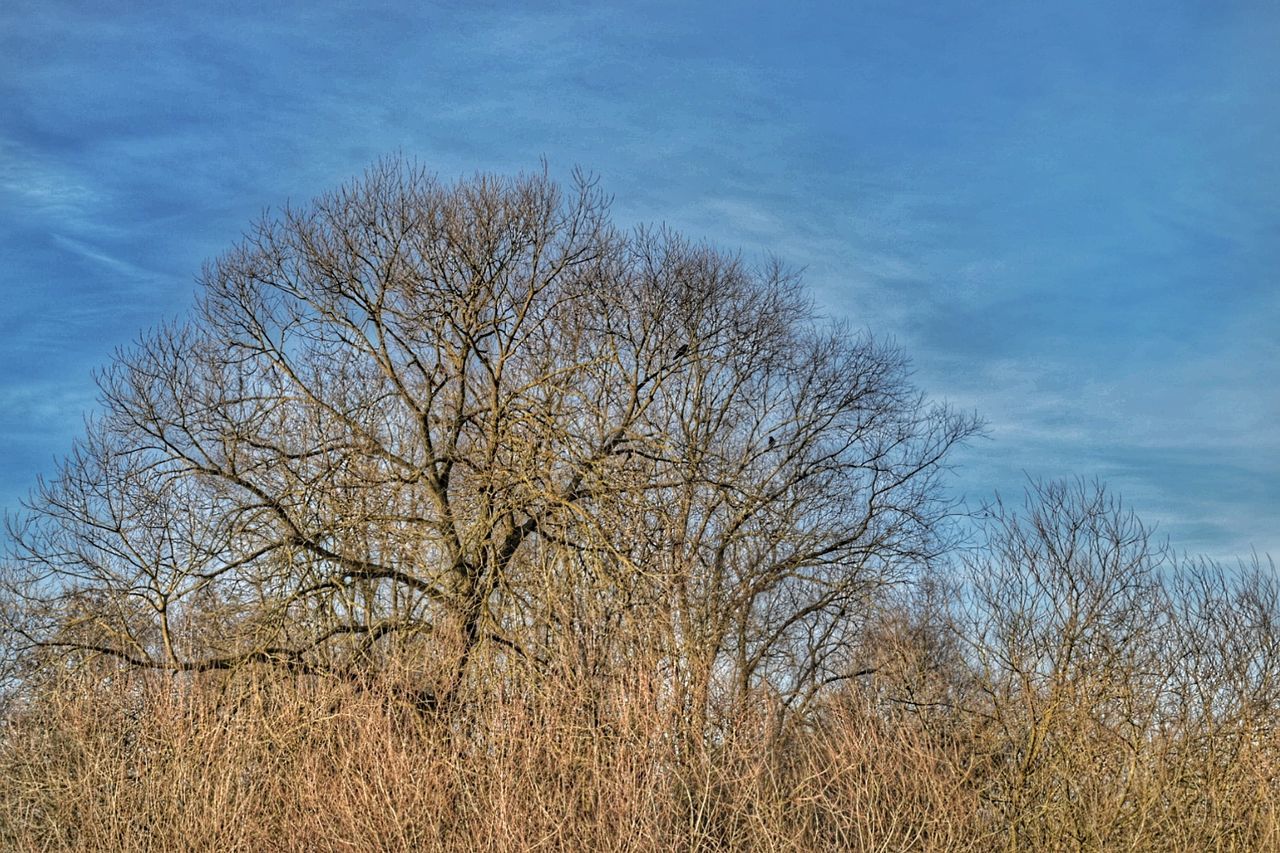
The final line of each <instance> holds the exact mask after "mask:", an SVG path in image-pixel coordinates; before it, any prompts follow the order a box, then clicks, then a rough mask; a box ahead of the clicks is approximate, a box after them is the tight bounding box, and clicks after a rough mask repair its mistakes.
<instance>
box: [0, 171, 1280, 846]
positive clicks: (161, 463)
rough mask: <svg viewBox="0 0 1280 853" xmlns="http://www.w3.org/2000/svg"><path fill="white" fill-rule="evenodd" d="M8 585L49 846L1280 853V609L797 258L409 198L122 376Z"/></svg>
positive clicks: (482, 197) (153, 343) (11, 745)
mask: <svg viewBox="0 0 1280 853" xmlns="http://www.w3.org/2000/svg"><path fill="white" fill-rule="evenodd" d="M102 389H103V411H102V413H101V415H100V416H99V417H98V418H97V419H96V420H95V421H94V422H93V423H92V424H91V425H90V428H89V430H88V434H87V436H86V438H85V439H84V440H83V441H82V442H80V444H79V445H78V446H77V448H76V449H75V451H74V452H73V453H72V454H71V456H70V457H69V458H68V459H67V460H66V462H65V463H64V465H63V466H62V469H61V471H60V473H59V475H58V476H57V477H56V478H54V479H52V480H51V481H50V482H49V483H47V484H44V485H42V487H41V488H40V489H39V490H38V492H37V494H36V495H35V496H34V497H33V500H32V503H31V507H30V511H29V512H28V513H27V514H26V516H24V517H23V518H22V519H17V520H15V521H14V522H13V523H12V524H11V530H10V533H11V535H10V547H9V550H8V556H7V558H6V560H5V564H4V590H5V596H4V600H3V602H2V606H3V627H4V636H5V639H6V643H7V646H8V654H7V655H6V658H5V661H6V663H5V669H4V671H3V673H2V674H3V676H4V694H3V695H4V702H5V705H4V708H3V726H4V728H3V730H2V735H0V844H2V845H3V846H5V847H7V848H12V849H17V850H43V849H70V850H107V849H109V850H183V849H192V850H264V849H273V850H315V849H320V850H330V849H331V850H348V849H349V850H397V849H406V850H407V849H414V850H417V849H424V850H430V849H444V850H533V849H584V850H596V849H599V850H675V849H680V850H741V849H760V850H997V849H1003V850H1068V849H1069V850H1079V849H1086V850H1122V849H1128V850H1186V851H1192V850H1211V849H1212V850H1260V849H1280V820H1278V818H1277V815H1276V813H1275V810H1276V806H1275V803H1276V802H1277V801H1278V799H1277V796H1278V795H1280V791H1278V790H1277V786H1278V785H1280V776H1277V772H1278V771H1280V754H1278V753H1277V743H1276V732H1275V731H1274V722H1275V720H1276V718H1277V707H1278V704H1277V703H1278V701H1280V696H1278V695H1277V690H1280V672H1278V671H1277V658H1276V654H1275V652H1276V646H1277V642H1280V586H1277V583H1276V581H1275V579H1274V577H1273V572H1272V570H1271V567H1270V566H1265V567H1264V566H1263V565H1261V564H1257V563H1255V565H1253V566H1250V567H1241V568H1239V569H1225V568H1222V567H1219V566H1215V565H1210V564H1204V563H1176V562H1175V561H1173V560H1171V559H1170V558H1169V557H1168V555H1167V554H1166V553H1165V552H1163V551H1162V550H1161V549H1159V548H1157V547H1155V546H1154V545H1153V544H1152V543H1151V541H1150V539H1149V535H1148V533H1147V531H1146V530H1145V529H1144V528H1143V527H1142V525H1141V524H1140V523H1139V522H1138V521H1137V520H1136V519H1135V518H1134V517H1133V516H1132V515H1131V514H1129V513H1128V512H1126V511H1125V510H1124V509H1123V508H1122V507H1120V506H1119V505H1118V503H1117V502H1115V501H1114V500H1113V499H1112V498H1110V497H1109V496H1108V495H1107V494H1106V493H1105V491H1103V490H1102V489H1101V488H1097V487H1091V486H1086V485H1084V484H1073V485H1063V484H1046V485H1040V486H1034V487H1033V488H1032V489H1031V494H1030V495H1029V500H1028V502H1027V507H1026V510H1025V512H1022V513H1017V512H1014V511H1012V510H1010V509H1008V508H1006V507H1004V506H1003V505H1000V504H997V505H995V506H993V507H991V508H989V509H988V510H987V511H986V512H985V513H984V515H985V517H984V518H982V519H978V520H976V522H977V527H978V529H979V530H980V531H981V533H980V536H979V537H978V538H979V541H977V542H971V543H969V545H968V546H967V547H966V548H963V549H962V548H960V547H958V545H957V544H956V543H955V542H954V541H952V539H951V538H950V537H949V536H948V535H947V534H948V533H949V532H952V533H953V532H954V531H955V530H956V527H955V526H954V525H952V524H951V522H950V520H949V519H950V517H951V515H952V512H953V509H954V507H953V506H952V505H950V504H948V503H947V502H946V500H945V499H944V497H943V494H942V492H941V491H940V486H939V477H940V475H941V473H942V471H943V466H944V465H945V464H946V462H947V459H948V454H949V451H950V450H951V448H953V447H954V446H955V445H956V444H957V443H958V442H960V441H963V440H964V439H965V438H966V437H967V436H968V435H970V434H971V433H972V432H973V430H974V429H975V427H976V424H975V422H974V421H973V420H972V419H970V418H966V417H963V416H958V415H956V414H955V413H953V412H951V411H949V410H947V409H945V408H943V407H938V406H933V405H930V404H929V403H927V401H925V400H924V399H922V398H921V397H920V395H919V394H917V393H916V392H915V391H913V390H912V388H911V386H910V384H909V382H908V380H907V376H906V368H905V363H904V361H903V359H902V358H901V356H900V355H899V354H898V353H897V352H896V351H894V350H893V349H892V348H889V347H886V346H884V345H882V344H879V343H877V342H875V341H873V340H871V339H870V338H867V337H865V336H857V335H851V334H849V333H847V332H846V331H844V330H841V329H834V330H830V329H824V328H822V327H821V326H820V325H819V324H818V323H817V322H816V321H815V319H814V317H813V312H812V310H811V308H810V306H809V304H808V303H807V302H806V301H805V299H804V298H803V296H802V294H801V292H800V290H799V287H798V284H797V283H796V282H795V281H794V280H793V278H792V277H791V276H789V275H788V274H787V273H786V272H785V271H783V270H782V269H780V268H779V267H777V266H776V265H766V266H764V267H763V268H760V269H753V268H751V267H749V266H747V265H745V264H743V263H742V262H741V261H740V260H737V259H734V258H730V257H726V256H724V255H722V254H720V253H718V252H716V251H714V250H712V249H709V248H707V247H705V246H698V245H692V244H690V243H688V242H686V241H684V240H682V239H680V238H679V237H677V236H675V235H671V234H668V233H665V232H647V231H639V232H635V233H631V234H623V233H621V232H618V231H617V230H615V229H613V228H612V227H611V226H610V225H609V224H608V222H607V220H606V217H605V205H604V203H603V201H602V199H601V198H600V197H599V195H598V194H597V193H596V192H595V191H594V189H593V188H592V186H591V185H590V184H589V182H585V181H580V182H579V184H578V186H577V187H576V191H575V192H573V193H569V194H567V195H566V194H565V193H563V192H562V191H561V190H560V189H559V188H558V187H557V186H555V185H554V184H553V183H551V182H550V181H548V180H546V179H545V178H543V177H534V178H520V179H515V180H510V181H507V180H500V179H493V178H481V179H477V180H475V181H471V182H464V183H461V184H458V185H456V186H452V187H446V186H442V185H440V184H438V183H437V182H435V181H434V180H433V179H432V178H430V177H428V176H426V175H425V174H423V173H421V172H419V171H417V170H414V169H412V168H408V167H406V166H405V165H403V164H400V163H387V164H383V165H381V166H379V167H377V168H375V169H374V170H373V171H372V172H371V173H370V174H369V175H367V176H366V178H365V179H364V180H363V181H360V182H357V183H355V184H353V185H351V186H349V187H347V188H344V189H342V190H340V191H338V192H336V193H333V194H331V195H329V196H326V197H324V198H322V199H320V200H319V201H317V202H316V203H315V204H314V205H313V206H311V207H309V208H306V209H304V210H301V211H291V212H287V213H286V214H285V215H283V216H282V217H280V218H279V219H277V220H269V221H266V222H264V223H262V224H261V225H260V226H259V227H258V228H257V229H256V230H255V231H254V232H253V233H252V234H251V235H250V236H249V237H248V238H247V239H246V241H245V243H244V244H243V245H242V246H240V247H239V248H237V249H236V250H235V251H233V252H231V253H229V254H228V255H227V256H225V257H223V258H222V259H220V260H219V261H218V262H216V263H215V264H213V265H212V266H211V267H210V268H209V269H208V270H207V271H206V273H205V275H204V281H203V295H202V298H201V300H200V303H199V306H198V310H197V314H196V317H195V318H194V319H193V320H192V321H191V322H190V323H189V324H187V325H185V326H182V327H176V328H170V329H164V330H162V331H160V332H158V333H156V334H154V335H151V336H149V337H147V338H145V339H143V340H142V341H141V342H140V343H139V345H138V346H137V347H136V348H134V349H133V350H131V351H129V352H127V353H122V354H121V355H120V357H119V359H118V360H117V362H116V363H115V364H114V365H113V366H112V367H111V368H110V369H109V370H107V371H106V372H105V373H104V374H103V376H102Z"/></svg>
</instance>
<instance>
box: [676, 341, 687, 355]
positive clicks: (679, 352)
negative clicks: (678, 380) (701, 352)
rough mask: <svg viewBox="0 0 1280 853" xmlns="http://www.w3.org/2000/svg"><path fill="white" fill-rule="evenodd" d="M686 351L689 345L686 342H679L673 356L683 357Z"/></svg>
mask: <svg viewBox="0 0 1280 853" xmlns="http://www.w3.org/2000/svg"><path fill="white" fill-rule="evenodd" d="M688 352H689V345H688V344H681V345H680V349H678V350H676V356H675V357H676V358H684V357H685V355H686V354H688Z"/></svg>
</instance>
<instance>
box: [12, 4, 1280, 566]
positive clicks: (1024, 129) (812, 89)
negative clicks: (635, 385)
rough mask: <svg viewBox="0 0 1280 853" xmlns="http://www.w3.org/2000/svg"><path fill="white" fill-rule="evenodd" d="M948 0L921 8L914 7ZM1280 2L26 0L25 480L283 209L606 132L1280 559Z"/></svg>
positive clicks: (1178, 504) (909, 340)
mask: <svg viewBox="0 0 1280 853" xmlns="http://www.w3.org/2000/svg"><path fill="white" fill-rule="evenodd" d="M913 7H914V10H913ZM1277 44H1280V5H1278V4H1275V3H1274V2H1257V3H1235V2H1230V0H1217V2H1205V3H1192V2H1173V0H1166V2H1159V3H1145V2H1125V3H1115V2H1079V3H1072V4H1052V5H1051V4H1041V3H1034V2H1025V0H1022V2H980V3H979V2H972V3H959V2H956V3H942V2H939V3H920V4H906V3H899V2H833V3H799V4H781V3H776V4H752V3H727V2H725V3H693V2H688V0H686V2H673V3H645V2H634V3H603V2H595V3H581V4H574V3H510V4H504V3H483V2H480V3H461V2H457V3H402V4H384V5H379V4H376V3H360V4H354V3H352V4H339V3H324V2H319V0H314V2H307V3H296V4H290V3H269V4H267V3H261V2H254V3H201V2H191V3H184V4H151V3H141V2H132V3H130V2H110V0H102V2H94V3H88V2H60V0H37V1H36V2H27V0H7V2H6V3H4V4H2V5H0V297H2V300H0V506H5V507H9V508H10V509H13V508H16V506H17V502H18V500H19V498H20V497H21V496H23V495H24V494H25V493H26V491H27V489H28V488H29V487H30V485H31V484H32V483H33V482H34V480H35V477H36V475H37V474H38V473H39V472H42V471H43V472H49V471H51V470H52V465H53V459H54V458H55V457H56V456H57V455H58V454H60V453H62V452H64V451H65V450H66V449H68V447H69V446H70V442H71V441H72V439H73V438H74V436H75V435H76V434H77V433H78V432H79V431H80V430H81V425H82V418H83V416H84V414H85V413H86V412H87V411H91V410H92V407H93V405H94V394H95V391H94V387H93V384H92V381H91V373H92V371H93V369H94V368H95V367H98V366H101V365H103V364H104V363H105V362H106V361H107V360H108V359H109V358H110V354H111V352H112V350H113V349H114V348H115V347H117V346H121V345H125V344H128V343H129V342H130V341H131V340H132V339H133V338H134V337H135V335H136V334H137V333H138V332H139V331H141V330H142V329H144V328H146V327H149V326H153V325H155V324H156V323H158V322H160V321H162V320H164V319H167V318H171V317H173V316H177V315H181V314H182V313H183V312H184V311H185V310H186V308H187V306H189V304H190V302H191V298H192V294H193V288H194V285H193V278H194V275H195V274H196V272H197V271H198V270H199V268H200V265H201V263H202V262H203V261H204V260H206V259H208V258H211V257H213V256H215V255H216V254H218V253H219V252H221V251H223V250H224V249H226V248H228V247H229V246H230V244H231V243H232V242H233V241H234V240H235V239H236V238H237V237H238V236H239V235H240V234H241V233H242V231H243V230H244V229H245V228H246V227H247V226H248V224H249V223H250V221H251V220H252V219H254V218H255V217H256V216H258V215H259V214H260V213H261V212H262V211H263V210H264V209H265V208H267V207H268V206H278V205H280V204H282V203H283V202H285V201H287V200H293V201H295V202H296V201H306V200H307V199H309V198H310V197H312V196H314V195H315V194H316V193H318V192H321V191H323V190H325V189H327V188H329V187H331V186H333V185H335V184H337V183H338V182H340V181H342V180H345V179H346V178H348V177H350V176H352V175H355V174H357V173H358V172H360V170H361V169H363V168H364V167H365V166H366V165H368V164H369V163H370V162H371V161H372V160H373V159H375V158H376V157H378V156H380V155H382V154H385V153H388V152H395V151H401V152H403V153H405V154H408V155H411V156H414V157H416V158H418V159H419V160H420V161H421V162H423V163H424V164H426V165H428V166H429V167H430V168H432V169H434V170H436V171H438V172H439V173H440V174H441V175H442V176H445V177H448V178H453V177H457V176H460V175H467V174H471V173H473V172H475V171H478V170H482V171H517V170H522V169H524V170H528V169H531V168H537V166H538V162H539V158H542V157H545V158H546V159H547V161H548V163H549V165H550V168H551V170H552V172H553V173H554V174H557V175H567V174H568V172H569V170H570V169H571V168H572V167H573V166H574V165H580V166H583V167H585V168H587V169H589V170H592V171H594V172H595V173H596V174H598V175H599V176H600V178H601V181H602V184H603V186H604V187H605V189H606V190H607V191H608V192H610V193H612V194H613V195H614V196H615V199H616V201H615V204H614V208H613V209H614V215H615V219H616V220H618V221H619V222H621V223H638V222H665V223H667V224H669V225H671V226H673V227H675V228H677V229H678V230H681V231H684V232H686V233H688V234H690V235H694V236H699V237H706V238H708V239H710V240H712V241H713V242H715V243H717V244H719V245H721V246H722V247H725V248H731V249H740V250H742V251H743V252H744V253H745V254H746V255H747V256H749V257H759V256H761V255H763V254H764V253H767V252H772V253H774V254H776V255H778V256H779V257H781V258H782V259H783V260H784V261H786V262H788V263H789V264H792V265H794V266H797V267H803V268H804V269H805V271H806V272H805V275H806V280H807V282H808V283H809V284H810V285H811V286H812V287H813V289H814V293H815V297H816V298H817V300H818V301H819V303H820V305H821V306H822V307H823V309H824V310H825V311H826V312H828V313H830V314H831V315H833V316H837V317H842V318H847V319H848V320H849V321H850V322H852V323H853V324H854V325H855V326H858V327H866V328H869V329H871V330H873V331H874V332H876V333H877V334H881V335H885V336H891V337H893V338H895V339H896V340H897V341H898V342H899V343H901V344H902V346H903V347H904V348H905V349H906V350H907V352H908V353H909V354H910V355H911V356H912V358H913V360H914V364H915V368H916V374H915V375H916V379H917V381H918V382H919V383H920V384H921V385H922V386H923V387H924V388H925V389H926V390H928V391H929V392H930V393H931V394H933V395H934V396H936V397H939V398H942V399H946V400H949V401H951V402H952V403H954V404H956V405H958V406H961V407H964V408H972V409H976V410H977V411H978V412H979V413H980V414H981V415H982V416H984V417H985V418H986V419H987V421H988V424H989V431H988V432H989V437H988V438H987V439H985V440H982V441H979V442H976V443H975V444H974V445H972V446H971V447H970V448H968V449H967V450H966V451H965V452H964V453H963V454H962V456H961V457H960V458H959V461H960V462H961V463H962V464H961V467H960V469H959V471H958V475H957V478H956V480H955V488H957V489H958V490H959V491H960V492H961V493H964V494H967V495H969V496H970V497H971V499H973V500H979V499H981V498H982V497H983V496H985V495H988V494H989V493H990V492H991V490H992V489H999V490H1001V492H1003V493H1015V494H1016V493H1019V492H1020V491H1021V488H1022V485H1023V483H1024V482H1025V480H1024V477H1025V476H1026V475H1031V476H1048V477H1057V476H1068V475H1083V476H1086V477H1094V476H1097V477H1101V478H1103V479H1105V480H1107V481H1108V482H1109V483H1110V484H1111V485H1112V486H1113V487H1115V488H1116V489H1117V490H1119V491H1120V492H1121V493H1123V494H1124V496H1125V497H1126V499H1127V500H1128V501H1129V502H1130V503H1131V504H1132V505H1133V506H1135V507H1136V508H1137V509H1138V510H1139V511H1140V512H1141V514H1142V515H1143V516H1144V518H1146V519H1147V520H1148V521H1151V522H1155V523H1157V524H1158V526H1159V531H1160V532H1161V533H1162V534H1164V535H1167V536H1168V537H1169V539H1170V540H1171V542H1172V543H1173V544H1174V545H1175V546H1176V547H1177V548H1179V549H1182V550H1187V551H1191V552H1195V553H1207V554H1210V555H1213V556H1217V557H1224V558H1231V557H1234V556H1235V555H1243V554H1247V553H1248V552H1249V551H1250V550H1251V549H1257V550H1258V551H1260V552H1270V553H1271V554H1273V555H1275V556H1280V429H1278V428H1277V424H1280V390H1277V389H1280V192H1278V191H1280V50H1276V45H1277Z"/></svg>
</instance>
